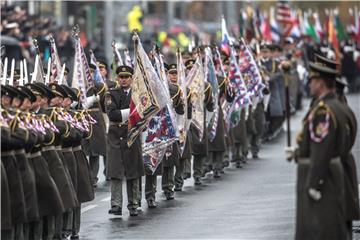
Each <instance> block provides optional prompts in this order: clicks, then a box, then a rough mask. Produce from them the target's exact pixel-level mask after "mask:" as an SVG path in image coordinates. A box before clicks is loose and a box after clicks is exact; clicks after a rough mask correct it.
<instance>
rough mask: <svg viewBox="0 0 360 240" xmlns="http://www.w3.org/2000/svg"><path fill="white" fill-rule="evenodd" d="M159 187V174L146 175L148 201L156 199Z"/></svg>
mask: <svg viewBox="0 0 360 240" xmlns="http://www.w3.org/2000/svg"><path fill="white" fill-rule="evenodd" d="M156 187H157V175H155V174H154V175H146V176H145V199H146V201H150V200H153V201H155V194H156Z"/></svg>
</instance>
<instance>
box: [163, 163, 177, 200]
mask: <svg viewBox="0 0 360 240" xmlns="http://www.w3.org/2000/svg"><path fill="white" fill-rule="evenodd" d="M161 185H162V190H163V191H164V193H165V194H167V193H172V192H173V191H174V185H175V183H174V167H164V168H163V174H162V178H161Z"/></svg>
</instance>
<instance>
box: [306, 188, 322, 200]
mask: <svg viewBox="0 0 360 240" xmlns="http://www.w3.org/2000/svg"><path fill="white" fill-rule="evenodd" d="M308 194H309V197H310V198H311V199H312V200H314V201H316V202H317V201H319V200H320V199H321V192H320V191H318V190H316V189H314V188H309V190H308Z"/></svg>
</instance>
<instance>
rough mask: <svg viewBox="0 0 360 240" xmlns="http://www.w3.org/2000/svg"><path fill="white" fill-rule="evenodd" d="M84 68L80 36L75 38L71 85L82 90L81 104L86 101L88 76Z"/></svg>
mask: <svg viewBox="0 0 360 240" xmlns="http://www.w3.org/2000/svg"><path fill="white" fill-rule="evenodd" d="M84 70H85V69H84V67H83V62H82V59H81V42H80V39H79V38H75V57H74V68H73V78H72V83H71V87H72V88H77V89H79V90H80V104H81V105H82V106H84V105H85V103H86V77H85V72H84Z"/></svg>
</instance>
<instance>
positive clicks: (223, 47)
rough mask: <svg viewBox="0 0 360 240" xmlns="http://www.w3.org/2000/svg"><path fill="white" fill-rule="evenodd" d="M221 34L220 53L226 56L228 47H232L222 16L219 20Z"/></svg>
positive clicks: (228, 51)
mask: <svg viewBox="0 0 360 240" xmlns="http://www.w3.org/2000/svg"><path fill="white" fill-rule="evenodd" d="M221 34H222V40H221V51H222V52H223V53H224V54H225V55H226V56H229V55H230V46H231V45H232V42H231V40H230V36H229V33H228V31H227V28H226V21H225V18H224V16H222V19H221Z"/></svg>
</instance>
